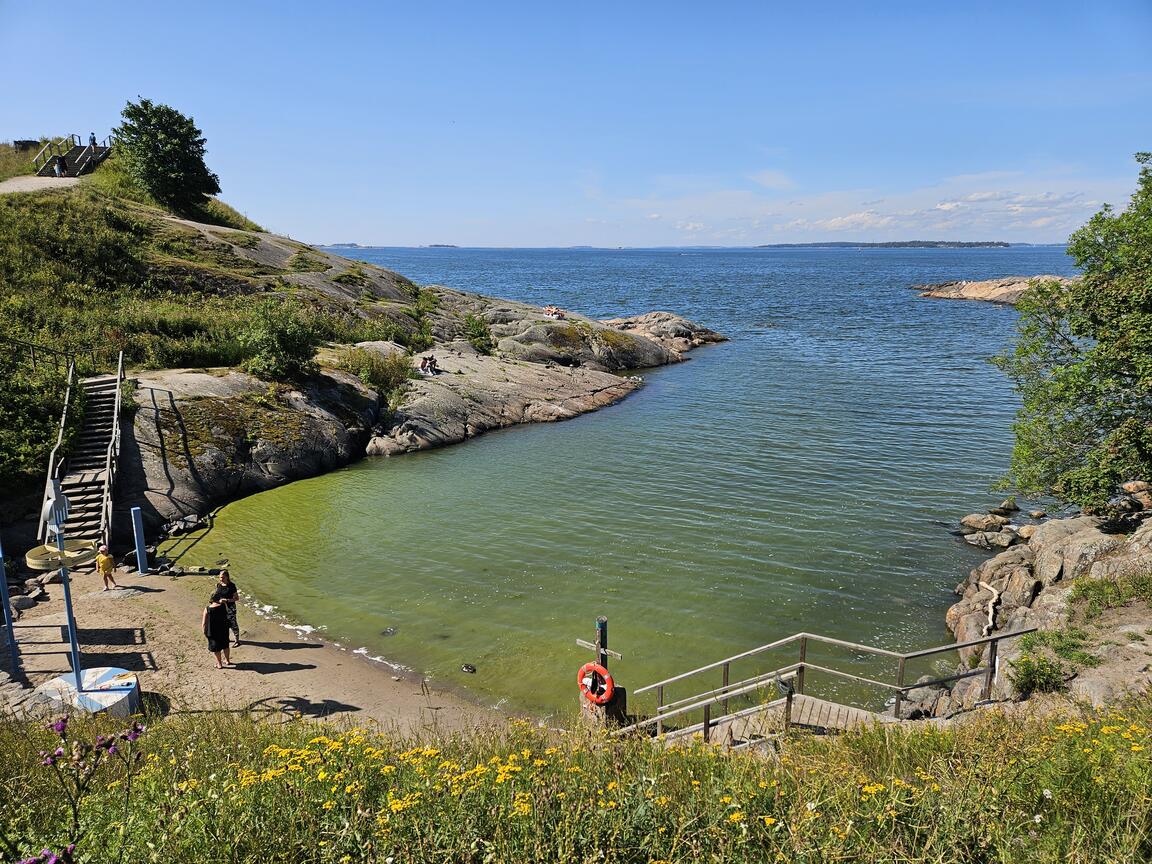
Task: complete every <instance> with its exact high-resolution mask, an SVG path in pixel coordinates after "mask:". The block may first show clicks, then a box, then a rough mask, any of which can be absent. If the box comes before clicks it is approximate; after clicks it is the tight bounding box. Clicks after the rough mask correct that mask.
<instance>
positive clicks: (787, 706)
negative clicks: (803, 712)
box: [784, 687, 792, 731]
mask: <svg viewBox="0 0 1152 864" xmlns="http://www.w3.org/2000/svg"><path fill="white" fill-rule="evenodd" d="M791 728H792V688H791V687H789V688H788V695H787V696H785V697H784V730H785V731H787V730H788V729H791Z"/></svg>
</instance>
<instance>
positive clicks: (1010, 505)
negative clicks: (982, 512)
mask: <svg viewBox="0 0 1152 864" xmlns="http://www.w3.org/2000/svg"><path fill="white" fill-rule="evenodd" d="M988 512H989V513H991V514H993V515H995V516H1011V515H1012V514H1013V513H1019V512H1020V507H1019V506H1018V505H1017V504H1016V499H1015V498H1005V499H1004V500H1003V501H1001V502H1000V503H999V504H997V505H996V506H995V507H993V508H992V509H991V510H989V511H988Z"/></svg>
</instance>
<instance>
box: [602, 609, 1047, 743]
mask: <svg viewBox="0 0 1152 864" xmlns="http://www.w3.org/2000/svg"><path fill="white" fill-rule="evenodd" d="M1036 629H1037V628H1035V627H1028V628H1025V629H1023V630H1016V631H1014V632H1012V633H1001V634H997V635H994V636H985V637H982V638H980V639H972V640H970V641H967V642H956V643H953V644H951V645H941V646H939V647H937V648H926V649H924V650H921V651H910V652H903V653H902V652H898V651H889V650H888V649H886V648H875V647H873V646H871V645H861V644H859V643H856V642H847V641H845V640H843V639H833V638H831V637H828V636H819V635H817V634H814V633H796V634H794V635H792V636H788V637H787V638H785V639H779V640H777V641H775V642H770V643H769V644H767V645H761V646H760V647H758V648H753V649H751V650H750V651H745V652H743V653H741V654H735V655H733V656H731V657H726V658H725V659H723V660H717V661H716V662H715V663H709V664H707V665H705V666H701V667H699V668H698V669H693V670H691V671H689V672H684V673H681V674H680V675H674V676H672V677H671V678H665V679H664V680H663V681H657V682H656V683H655V684H649V685H648V686H646V687H640V688H638V689H637V690H635V691H633V695H634V696H638V695H640V694H641V693H648V692H652V691H655V693H656V713H655V715H653V716H651V717H648V718H647V719H644V720H641V721H639V722H637V723H634V724H632V725H631V726H627V727H625V728H623V729H620V730H618V731H617V732H616V733H615V734H624V733H627V732H633V731H637V730H641V729H648V728H649V727H652V728H653V730H654V731H655V733H656V734H657V735H660V734H663V732H664V726H665V724H666V723H667V722H668V721H669V720H672V719H674V718H681V717H684V715H687V714H691V713H694V712H702V713H703V716H704V719H703V721H702V722H701V723H698V724H695V725H693V726H691V727H688V729H684V728H680V729H677V730H676V733H675V734H678V735H679V734H684V733H685V732H687V731H690V730H691V731H701V732H703V735H704V739H705V740H707V739H708V735H709V732H710V730H711V729H712V728H713V727H714V726H716V725H717V724H719V723H723V722H728V721H731V720H733V719H736V718H738V717H743V716H750V715H752V714H755V713H759V712H763V711H767V710H769V709H772V708H775V707H778V706H780V705H784V707H785V725H788V722H789V715H790V711H789V709H790V708H791V701H792V695H793V694H794V693H795V694H801V695H802V694H804V688H805V673H806V672H808V671H812V672H820V673H823V674H826V675H830V676H832V677H834V678H839V679H841V680H846V681H851V682H854V683H857V684H865V685H867V686H870V687H879V688H881V689H883V690H887V691H889V692H891V693H892V694H894V704H893V706H892V716H893V717H894V718H895V719H897V720H900V719H902V718H901V716H900V714H901V706H902V703H903V701H904V699H905V697H906V695H907V693H908V691H909V690H914V689H916V688H918V687H931V686H935V685H939V684H946V683H949V682H952V681H959V680H961V679H964V678H973V677H976V676H979V675H983V676H984V686H983V688H982V691H981V700H987V699H989V698H990V697H991V695H992V685H993V683H994V682H995V679H996V669H997V658H998V656H999V645H1000V642H1001V641H1002V640H1004V639H1013V638H1015V637H1017V636H1022V635H1024V634H1025V633H1032V632H1033V631H1035V630H1036ZM812 643H816V644H820V645H830V646H834V647H837V648H846V649H848V650H850V651H854V652H860V653H864V654H869V655H873V656H877V657H884V658H888V659H889V660H895V661H896V664H897V665H896V680H895V682H889V681H879V680H876V679H875V678H869V677H866V676H864V675H857V674H854V673H851V672H845V671H843V670H841V669H834V668H832V667H830V666H825V665H821V664H818V663H813V662H812V661H810V660H809V659H808V648H809V646H810V645H811V644H812ZM792 645H795V646H796V651H797V660H796V662H795V663H791V664H789V665H787V666H782V667H779V668H776V669H772V670H771V671H769V672H761V673H758V674H756V675H753V676H751V677H748V678H745V679H742V680H740V681H736V682H732V681H731V680H730V679H731V668H732V664H733V663H735V662H738V661H741V660H748V659H750V658H753V657H756V656H758V655H761V654H765V653H767V652H769V651H778V650H780V649H783V648H787V647H789V646H792ZM978 645H988V646H989V648H988V662H987V665H986V666H982V667H979V668H975V669H968V670H965V671H963V672H957V673H955V674H952V675H945V676H942V677H938V678H934V679H932V680H929V681H918V682H916V683H914V684H907V683H906V682H905V675H906V672H907V664H908V661H910V660H919V659H922V658H925V657H931V656H934V655H937V654H945V653H949V652H952V651H958V650H960V649H962V648H974V647H976V646H978ZM715 671H719V672H720V674H721V684H720V686H719V687H714V688H712V689H709V690H705V691H702V692H699V693H695V694H693V695H692V696H686V697H684V698H681V699H676V700H673V701H671V702H666V701H665V700H664V696H665V690H666V688H667V687H669V686H670V685H672V684H676V683H679V682H682V681H686V680H688V679H690V678H694V677H696V676H698V675H702V674H705V673H709V672H715ZM768 686H776V687H777V688H779V689H780V690H781V692H782V694H783V698H782V699H776V700H772V701H769V702H766V703H763V704H761V705H755V706H752V707H750V708H743V709H740V710H739V711H737V712H734V713H729V703H730V701H731V700H732V699H736V698H739V697H742V696H748V695H749V694H752V693H755V692H757V691H760V690H763V689H764V688H765V687H768ZM785 703H787V704H785ZM717 705H718V706H720V713H719V715H718V716H716V717H713V716H712V715H713V711H712V709H713V707H714V706H717Z"/></svg>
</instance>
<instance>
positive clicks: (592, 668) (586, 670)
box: [576, 663, 616, 705]
mask: <svg viewBox="0 0 1152 864" xmlns="http://www.w3.org/2000/svg"><path fill="white" fill-rule="evenodd" d="M576 683H577V684H579V685H580V693H581V694H582V695H583V696H584V698H585V699H587V700H588V701H589V702H591V703H592V704H593V705H607V704H608V703H609V702H611V701H612V694H613V693H614V692H615V690H616V682H615V681H613V680H612V676H611V675H610V674H609V673H608V670H607V669H605V668H604V667H603V666H601V665H600V664H599V663H585V664H584V665H583V666H581V667H580V671H579V672H577V673H576Z"/></svg>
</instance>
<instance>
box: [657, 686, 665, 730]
mask: <svg viewBox="0 0 1152 864" xmlns="http://www.w3.org/2000/svg"><path fill="white" fill-rule="evenodd" d="M663 707H664V685H663V684H661V685H660V686H659V687H657V688H656V734H657V735H663V734H664V721H663V720H661V719H660V710H661V709H662V708H663Z"/></svg>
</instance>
